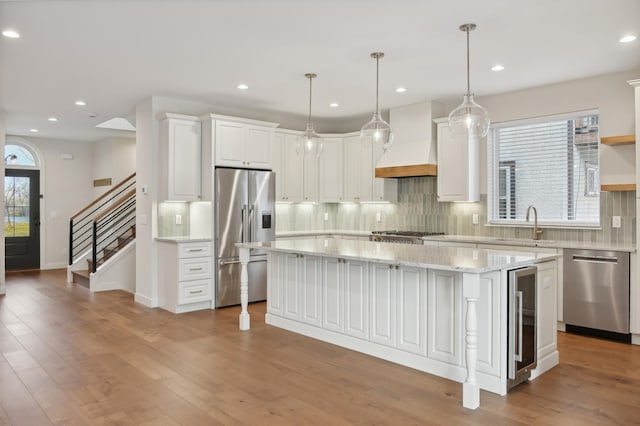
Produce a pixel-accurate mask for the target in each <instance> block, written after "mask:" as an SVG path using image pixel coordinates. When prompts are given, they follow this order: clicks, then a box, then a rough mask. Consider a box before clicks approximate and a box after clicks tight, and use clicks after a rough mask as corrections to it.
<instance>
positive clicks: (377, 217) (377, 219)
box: [376, 213, 382, 222]
mask: <svg viewBox="0 0 640 426" xmlns="http://www.w3.org/2000/svg"><path fill="white" fill-rule="evenodd" d="M381 220H382V214H381V213H376V222H380V221H381Z"/></svg>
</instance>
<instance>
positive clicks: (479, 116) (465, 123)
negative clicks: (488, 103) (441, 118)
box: [449, 24, 491, 138]
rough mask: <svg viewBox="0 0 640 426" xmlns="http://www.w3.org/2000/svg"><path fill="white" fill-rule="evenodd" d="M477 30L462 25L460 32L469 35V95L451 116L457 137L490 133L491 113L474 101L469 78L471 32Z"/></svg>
mask: <svg viewBox="0 0 640 426" xmlns="http://www.w3.org/2000/svg"><path fill="white" fill-rule="evenodd" d="M475 29H476V24H463V25H460V31H464V32H465V33H466V34H467V93H466V94H465V95H464V99H463V100H462V105H460V106H459V107H458V108H456V109H454V110H453V111H451V113H450V114H449V129H450V130H451V132H452V133H453V134H455V135H465V134H466V135H468V136H472V137H481V138H483V137H485V136H487V133H489V127H490V126H491V120H489V113H488V112H487V110H486V109H484V108H482V107H481V106H480V105H478V104H477V103H476V102H475V101H474V100H473V94H472V93H471V83H470V78H469V68H470V65H469V32H471V31H473V30H475Z"/></svg>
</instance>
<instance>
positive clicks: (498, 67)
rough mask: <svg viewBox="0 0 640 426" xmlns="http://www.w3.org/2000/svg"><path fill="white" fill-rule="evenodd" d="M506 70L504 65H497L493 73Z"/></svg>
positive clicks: (493, 67) (493, 68) (492, 68)
mask: <svg viewBox="0 0 640 426" xmlns="http://www.w3.org/2000/svg"><path fill="white" fill-rule="evenodd" d="M503 69H504V66H503V65H499V64H496V65H494V66H492V67H491V71H502V70H503Z"/></svg>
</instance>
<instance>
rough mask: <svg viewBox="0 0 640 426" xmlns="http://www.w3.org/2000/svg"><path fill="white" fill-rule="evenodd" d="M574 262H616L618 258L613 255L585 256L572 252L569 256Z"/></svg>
mask: <svg viewBox="0 0 640 426" xmlns="http://www.w3.org/2000/svg"><path fill="white" fill-rule="evenodd" d="M571 259H573V261H574V262H589V263H618V258H617V257H613V256H585V255H581V254H574V255H572V256H571Z"/></svg>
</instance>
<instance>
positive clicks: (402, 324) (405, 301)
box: [395, 266, 427, 356]
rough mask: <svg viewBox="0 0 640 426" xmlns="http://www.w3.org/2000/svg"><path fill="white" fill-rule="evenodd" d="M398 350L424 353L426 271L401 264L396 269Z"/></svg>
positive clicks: (425, 350)
mask: <svg viewBox="0 0 640 426" xmlns="http://www.w3.org/2000/svg"><path fill="white" fill-rule="evenodd" d="M395 281H396V300H397V302H398V303H397V306H398V312H397V327H396V328H397V343H396V346H397V348H398V349H402V350H404V351H407V352H412V353H415V354H418V355H423V356H424V355H426V354H427V318H426V317H427V314H426V312H427V271H426V270H425V269H423V268H415V267H410V266H400V267H398V268H397V269H395Z"/></svg>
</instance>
